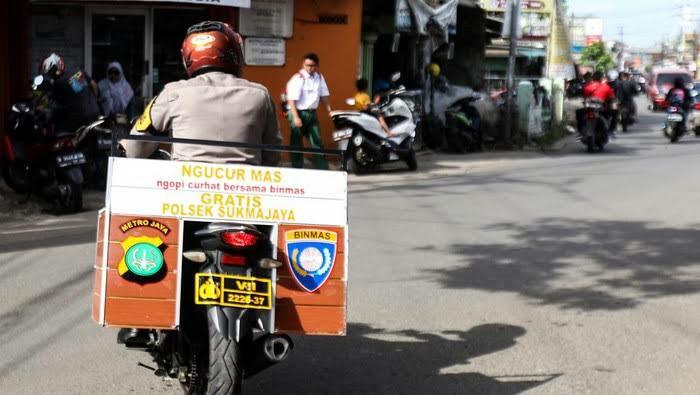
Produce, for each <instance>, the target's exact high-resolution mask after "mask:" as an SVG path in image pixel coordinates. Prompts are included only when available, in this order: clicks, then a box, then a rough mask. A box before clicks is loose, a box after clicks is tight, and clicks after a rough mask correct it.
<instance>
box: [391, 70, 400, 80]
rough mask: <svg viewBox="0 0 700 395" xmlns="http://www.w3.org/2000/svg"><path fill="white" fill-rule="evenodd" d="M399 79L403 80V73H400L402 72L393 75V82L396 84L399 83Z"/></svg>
mask: <svg viewBox="0 0 700 395" xmlns="http://www.w3.org/2000/svg"><path fill="white" fill-rule="evenodd" d="M399 79H401V73H400V72H398V71H397V72H396V73H394V74H392V75H391V82H396V81H398V80H399Z"/></svg>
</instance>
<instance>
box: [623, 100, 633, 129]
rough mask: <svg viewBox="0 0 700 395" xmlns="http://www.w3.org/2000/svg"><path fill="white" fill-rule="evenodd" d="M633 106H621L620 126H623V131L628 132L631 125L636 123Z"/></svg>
mask: <svg viewBox="0 0 700 395" xmlns="http://www.w3.org/2000/svg"><path fill="white" fill-rule="evenodd" d="M631 106H632V104H624V105H621V106H620V125H622V131H623V132H626V131H627V128H629V126H630V125H633V124H634V123H635V119H634V115H633V109H632V108H631Z"/></svg>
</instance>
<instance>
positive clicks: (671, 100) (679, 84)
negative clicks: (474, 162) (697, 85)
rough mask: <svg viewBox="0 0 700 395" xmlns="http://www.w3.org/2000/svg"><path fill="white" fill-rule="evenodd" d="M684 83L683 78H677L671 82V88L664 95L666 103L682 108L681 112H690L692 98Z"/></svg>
mask: <svg viewBox="0 0 700 395" xmlns="http://www.w3.org/2000/svg"><path fill="white" fill-rule="evenodd" d="M685 85H686V82H685V80H683V78H681V77H678V78H676V79H675V80H674V81H673V88H671V89H670V90H669V91H668V93H667V94H666V103H668V104H673V105H675V106H678V107H681V108H683V111H685V112H687V111H689V110H690V105H691V104H692V96H691V95H690V90H688V87H686V86H685Z"/></svg>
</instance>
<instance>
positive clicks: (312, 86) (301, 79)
mask: <svg viewBox="0 0 700 395" xmlns="http://www.w3.org/2000/svg"><path fill="white" fill-rule="evenodd" d="M324 96H330V92H328V85H326V79H325V78H323V75H322V74H321V73H319V72H316V73H314V75H310V74H309V73H307V72H306V70H304V69H302V70H300V71H299V72H298V73H296V74H294V76H293V77H292V78H291V79H290V80H289V82H287V100H294V101H296V107H297V110H315V109H316V108H318V102H319V101H320V99H321V97H324Z"/></svg>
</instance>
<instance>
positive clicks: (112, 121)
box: [78, 117, 130, 189]
mask: <svg viewBox="0 0 700 395" xmlns="http://www.w3.org/2000/svg"><path fill="white" fill-rule="evenodd" d="M129 129H130V125H129V122H128V120H127V119H126V118H125V117H124V118H123V119H120V118H118V117H110V118H103V117H101V118H99V119H98V120H96V121H95V122H93V123H92V124H90V125H88V126H86V127H85V128H82V129H81V130H80V132H79V135H80V137H79V141H80V143H79V144H78V149H80V150H81V151H83V152H84V153H85V157H86V161H87V162H86V163H85V166H84V167H83V173H84V175H85V179H86V184H87V185H88V186H90V187H93V188H97V189H104V187H105V186H106V183H107V168H108V163H109V156H110V152H111V146H112V134H115V135H116V138H119V137H120V136H125V135H128V134H129Z"/></svg>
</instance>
